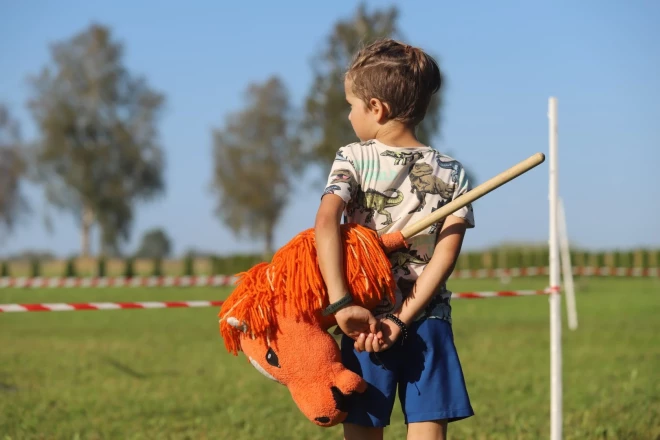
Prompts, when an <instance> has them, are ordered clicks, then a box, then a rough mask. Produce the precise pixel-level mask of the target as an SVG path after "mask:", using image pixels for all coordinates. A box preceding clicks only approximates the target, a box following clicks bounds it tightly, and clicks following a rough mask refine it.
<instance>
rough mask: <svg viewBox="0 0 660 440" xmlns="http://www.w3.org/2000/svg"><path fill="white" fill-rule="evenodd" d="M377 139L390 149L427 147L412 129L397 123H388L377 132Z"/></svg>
mask: <svg viewBox="0 0 660 440" xmlns="http://www.w3.org/2000/svg"><path fill="white" fill-rule="evenodd" d="M375 139H376V140H377V141H379V142H381V143H383V144H385V145H388V146H390V147H426V145H424V144H422V143H421V142H420V141H419V140H418V139H417V136H415V130H414V128H412V127H409V126H406V125H403V124H401V123H400V122H397V121H388V122H387V123H386V124H383V125H382V126H381V127H380V128H379V129H378V131H377V132H376V136H375Z"/></svg>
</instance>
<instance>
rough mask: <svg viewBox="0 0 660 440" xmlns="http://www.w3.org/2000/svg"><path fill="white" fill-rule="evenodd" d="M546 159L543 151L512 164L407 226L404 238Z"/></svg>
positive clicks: (402, 232) (403, 231)
mask: <svg viewBox="0 0 660 440" xmlns="http://www.w3.org/2000/svg"><path fill="white" fill-rule="evenodd" d="M543 161H545V155H544V154H543V153H536V154H534V155H532V156H530V157H528V158H527V159H525V160H523V161H522V162H520V163H518V164H517V165H514V166H512V167H511V168H509V169H508V170H506V171H504V172H502V173H500V174H498V175H497V176H495V177H493V178H492V179H490V180H488V181H486V182H484V183H482V184H481V185H479V186H477V187H475V188H473V189H472V190H470V191H468V192H467V193H465V194H463V195H462V196H460V197H458V198H457V199H456V200H453V201H451V202H449V203H447V204H446V205H445V206H443V207H442V208H440V209H438V210H436V211H434V212H433V213H432V214H430V215H428V216H427V217H425V218H423V219H421V220H420V221H418V222H417V223H414V224H412V225H410V226H407V227H405V228H403V229H402V230H401V234H402V235H403V238H404V239H408V238H410V237H412V236H414V235H416V234H419V233H420V232H422V231H423V230H424V229H426V228H428V227H429V226H431V225H432V224H434V223H437V222H439V221H440V220H442V219H443V218H445V217H447V216H448V215H450V214H453V213H454V212H456V211H458V210H459V209H461V208H463V207H464V206H467V205H468V204H470V203H472V202H474V201H475V200H477V199H479V198H481V197H483V196H485V195H486V194H488V193H489V192H491V191H493V190H494V189H497V188H499V187H500V186H502V185H504V184H505V183H507V182H509V181H511V180H513V179H515V178H516V177H518V176H520V175H521V174H523V173H526V172H527V171H529V170H531V169H532V168H534V167H535V166H537V165H539V164H541V163H543Z"/></svg>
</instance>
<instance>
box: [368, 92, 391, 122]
mask: <svg viewBox="0 0 660 440" xmlns="http://www.w3.org/2000/svg"><path fill="white" fill-rule="evenodd" d="M369 107H370V110H371V113H372V114H373V115H374V117H375V118H376V122H379V123H383V122H385V121H386V120H387V119H388V117H389V114H390V106H389V105H387V103H386V102H383V101H381V100H380V99H377V98H371V99H370V100H369Z"/></svg>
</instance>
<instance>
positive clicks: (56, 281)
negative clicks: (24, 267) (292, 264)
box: [0, 275, 236, 288]
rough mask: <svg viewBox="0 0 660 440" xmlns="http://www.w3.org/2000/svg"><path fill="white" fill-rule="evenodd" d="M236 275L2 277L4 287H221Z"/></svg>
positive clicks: (0, 283)
mask: <svg viewBox="0 0 660 440" xmlns="http://www.w3.org/2000/svg"><path fill="white" fill-rule="evenodd" d="M235 282H236V277H234V276H228V275H215V276H192V277H185V276H184V277H133V278H124V277H116V278H109V277H107V278H106V277H93V278H0V288H2V287H25V288H28V287H32V288H56V287H173V286H176V287H219V286H231V285H233V284H234V283H235Z"/></svg>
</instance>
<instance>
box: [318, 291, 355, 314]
mask: <svg viewBox="0 0 660 440" xmlns="http://www.w3.org/2000/svg"><path fill="white" fill-rule="evenodd" d="M352 302H353V297H352V296H351V294H350V293H347V294H346V296H344V297H343V298H342V299H340V300H339V301H337V302H334V303H332V304H330V305H329V306H328V307H326V308H325V309H323V312H321V314H322V315H323V316H328V315H332V314H333V313H335V312H337V311H339V310H340V309H342V308H344V307H346V306H347V305H348V304H350V303H352Z"/></svg>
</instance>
